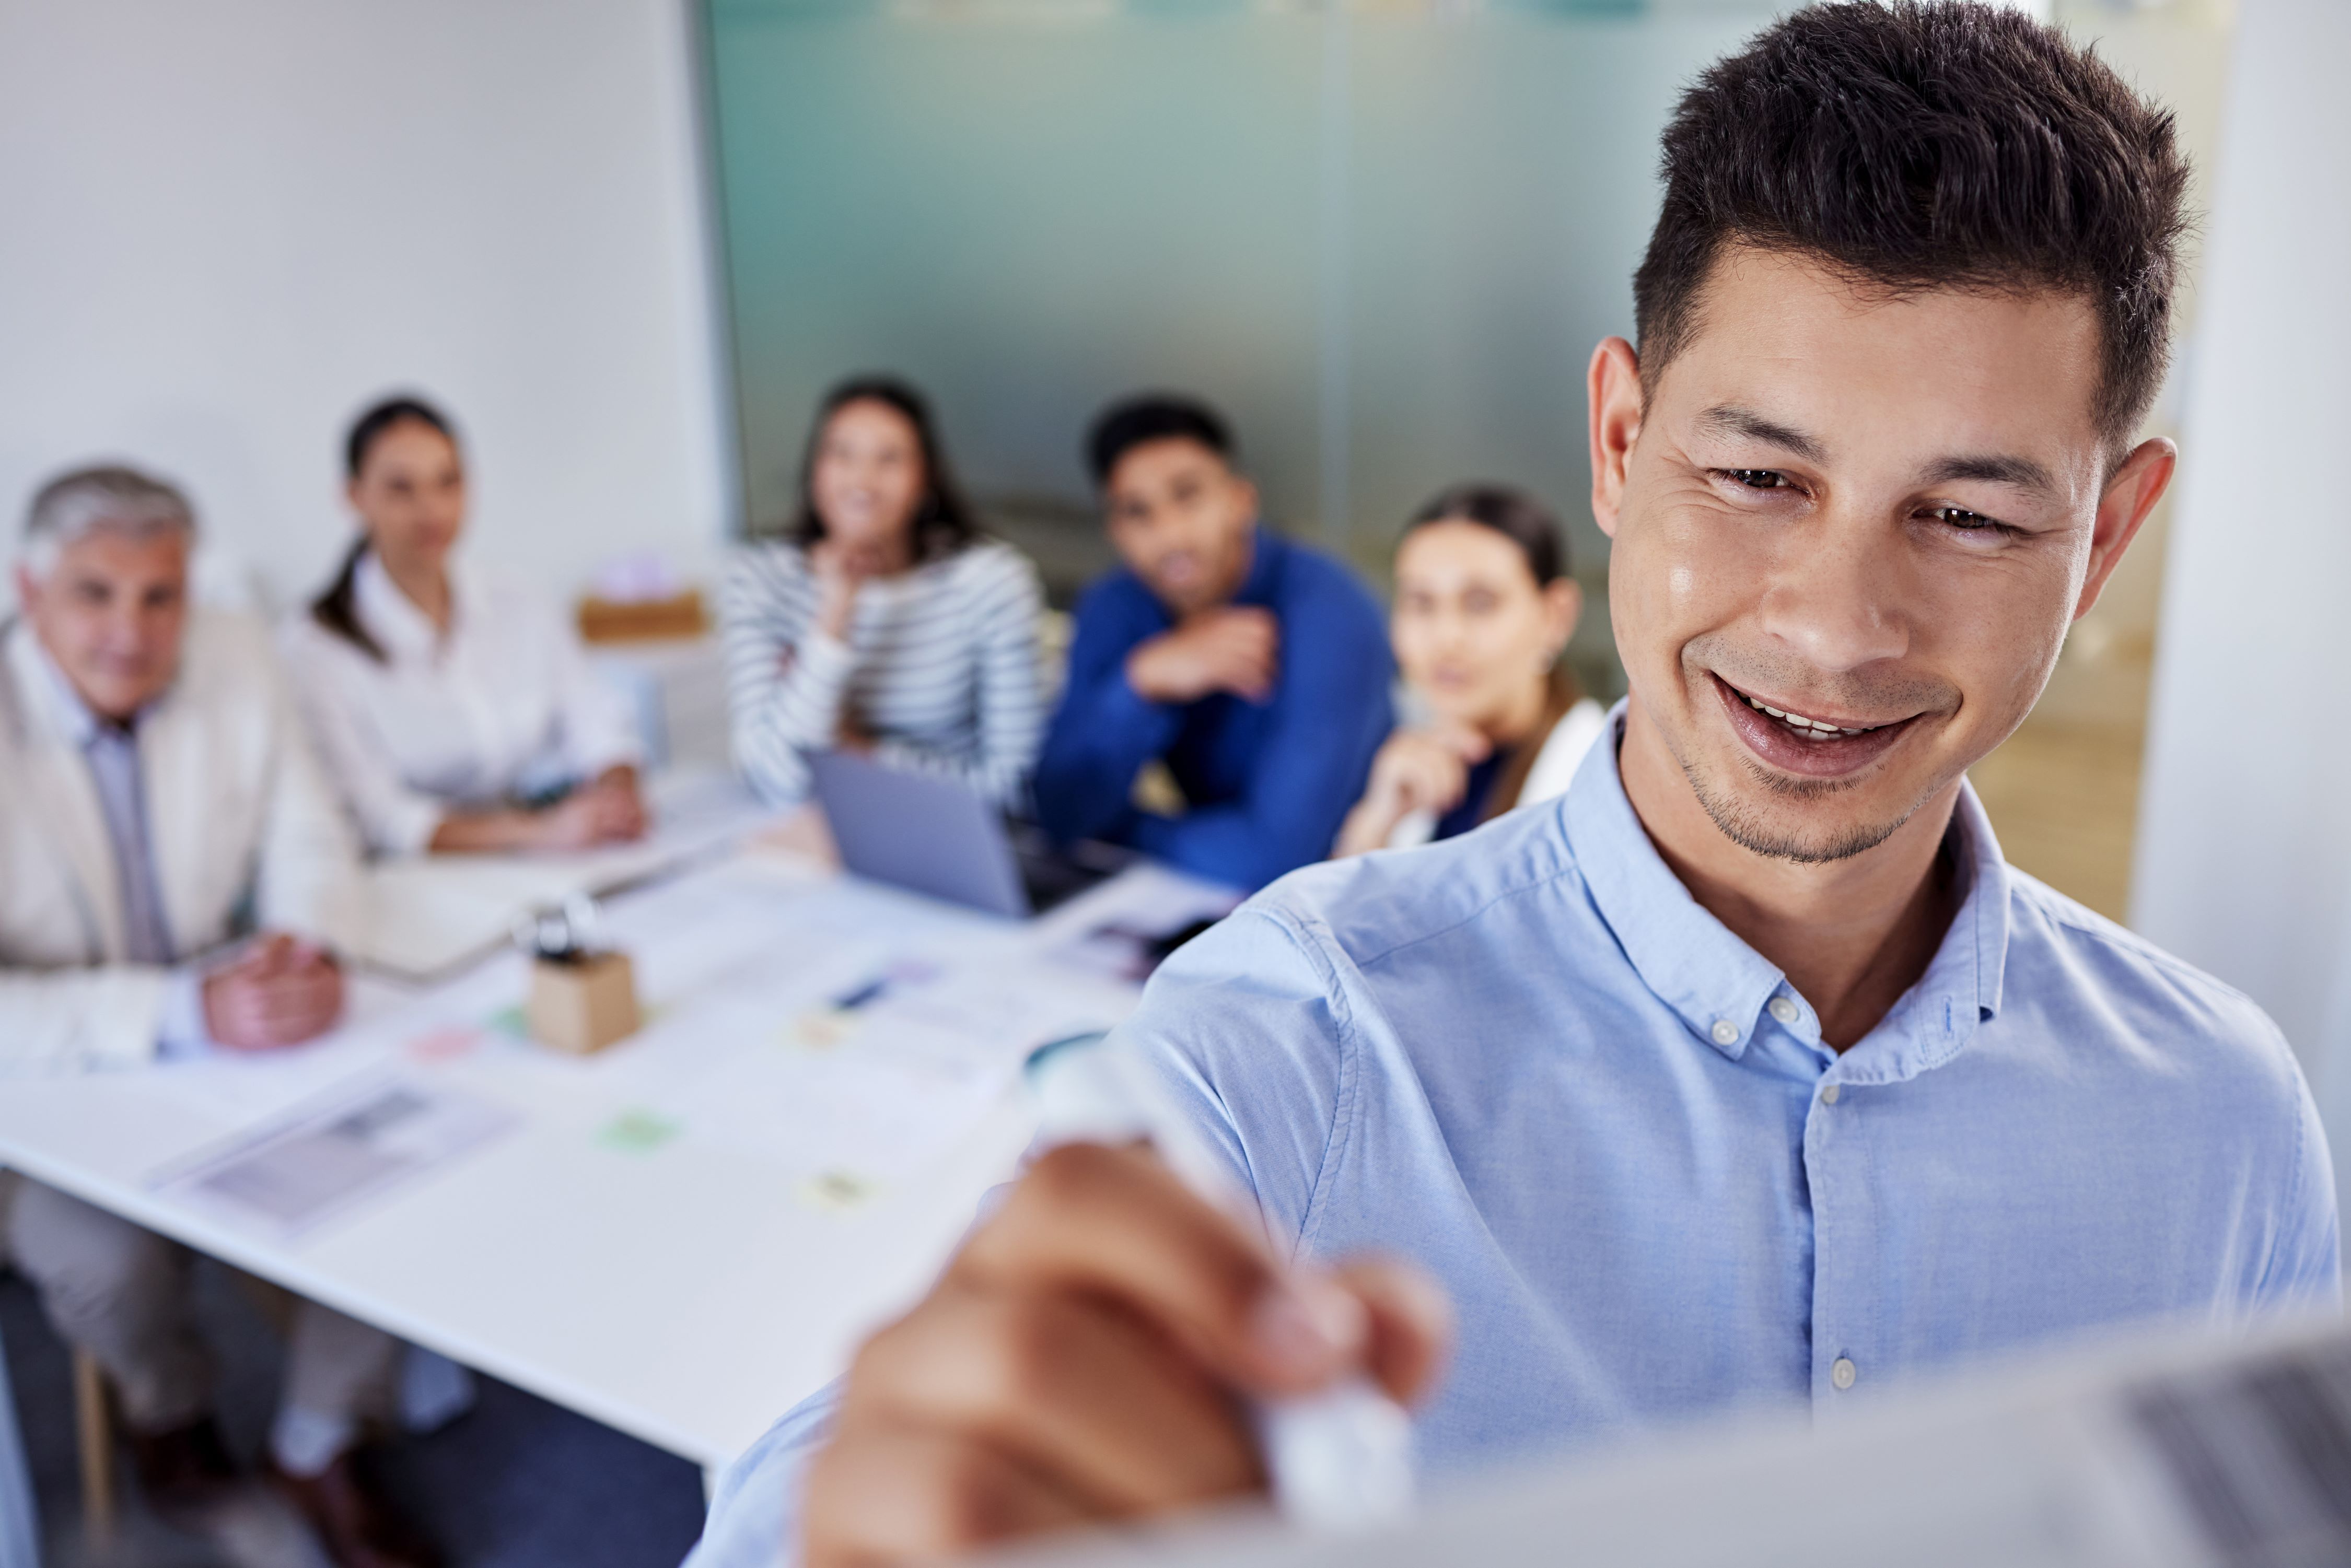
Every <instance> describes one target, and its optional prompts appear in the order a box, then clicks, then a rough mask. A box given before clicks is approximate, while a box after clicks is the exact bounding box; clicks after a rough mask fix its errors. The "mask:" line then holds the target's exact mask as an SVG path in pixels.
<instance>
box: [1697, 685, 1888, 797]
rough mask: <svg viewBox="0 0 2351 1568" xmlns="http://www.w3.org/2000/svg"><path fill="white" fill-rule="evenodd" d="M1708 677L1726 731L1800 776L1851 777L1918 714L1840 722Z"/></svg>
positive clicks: (1883, 751)
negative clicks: (1866, 721)
mask: <svg viewBox="0 0 2351 1568" xmlns="http://www.w3.org/2000/svg"><path fill="white" fill-rule="evenodd" d="M1708 678H1709V679H1711V680H1712V681H1713V683H1714V685H1715V686H1716V687H1717V688H1718V689H1719V692H1720V694H1721V696H1722V706H1723V713H1724V715H1725V716H1727V717H1728V718H1729V720H1730V727H1731V728H1732V729H1733V730H1734V731H1736V732H1737V733H1738V736H1739V737H1740V741H1741V742H1742V743H1743V744H1744V745H1745V746H1746V747H1747V749H1748V750H1749V751H1750V752H1751V753H1753V754H1754V756H1755V757H1756V758H1757V759H1758V760H1760V761H1761V762H1763V763H1766V764H1768V765H1769V766H1771V767H1772V768H1778V769H1780V770H1781V771H1782V772H1785V773H1793V774H1797V775H1799V776H1801V777H1803V778H1809V779H1842V778H1850V777H1851V776H1853V775H1854V774H1855V773H1858V772H1860V771H1861V770H1862V769H1863V768H1867V767H1869V766H1870V765H1871V764H1872V763H1874V762H1876V761H1877V760H1878V759H1879V758H1882V757H1884V756H1885V755H1886V753H1887V752H1888V751H1890V750H1892V749H1893V747H1895V746H1896V745H1897V744H1898V743H1899V742H1900V741H1901V738H1902V737H1904V736H1905V735H1907V734H1908V733H1909V731H1910V727H1911V726H1912V725H1913V724H1915V723H1917V720H1918V718H1919V715H1917V714H1915V713H1914V714H1910V715H1908V716H1906V717H1902V718H1893V719H1881V720H1879V721H1878V722H1877V723H1875V724H1840V723H1838V722H1837V718H1836V717H1823V716H1820V715H1817V714H1808V713H1798V712H1796V711H1795V710H1794V709H1792V708H1784V707H1782V706H1780V705H1779V704H1777V703H1768V702H1765V701H1764V700H1763V699H1762V698H1761V697H1758V696H1751V695H1749V694H1748V693H1746V692H1743V691H1740V689H1739V688H1738V687H1737V686H1734V685H1731V684H1730V683H1729V681H1726V680H1724V679H1723V678H1722V677H1721V676H1720V675H1718V674H1714V673H1713V672H1711V671H1708ZM1844 717H1853V716H1852V715H1845V716H1844Z"/></svg>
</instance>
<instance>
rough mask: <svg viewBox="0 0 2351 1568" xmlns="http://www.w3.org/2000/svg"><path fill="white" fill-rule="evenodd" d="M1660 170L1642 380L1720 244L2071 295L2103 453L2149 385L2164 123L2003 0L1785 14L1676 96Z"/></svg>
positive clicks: (2167, 192) (1882, 275)
mask: <svg viewBox="0 0 2351 1568" xmlns="http://www.w3.org/2000/svg"><path fill="white" fill-rule="evenodd" d="M1664 173H1665V181H1666V198H1665V206H1664V209H1663V211H1661V212H1660V213H1659V214H1657V226H1656V230H1655V232H1654V233H1652V234H1651V235H1650V236H1649V250H1648V255H1647V256H1646V258H1644V260H1643V261H1642V263H1641V268H1640V271H1639V272H1638V273H1636V274H1635V277H1634V283H1633V296H1634V308H1635V320H1636V321H1637V323H1638V330H1639V333H1640V340H1641V367H1642V376H1643V379H1644V380H1645V381H1646V382H1647V383H1648V384H1649V385H1651V386H1653V387H1654V386H1655V385H1656V376H1657V374H1658V373H1659V372H1660V371H1663V370H1664V369H1665V367H1666V366H1667V364H1668V363H1669V362H1670V361H1672V360H1673V358H1674V356H1675V355H1676V354H1677V353H1678V352H1679V351H1680V350H1682V349H1683V348H1684V347H1686V346H1687V344H1688V342H1689V340H1690V338H1691V335H1692V333H1693V332H1694V330H1695V329H1696V327H1697V323H1698V316H1699V314H1700V311H1701V308H1702V306H1703V303H1704V301H1703V293H1704V289H1705V285H1706V282H1707V278H1708V273H1709V271H1710V269H1711V268H1712V267H1713V266H1714V264H1715V262H1716V261H1717V260H1718V259H1719V257H1720V256H1722V254H1723V253H1724V251H1725V250H1726V249H1727V248H1728V247H1729V246H1734V245H1749V246H1757V247H1759V248H1761V249H1764V250H1769V251H1779V252H1782V253H1789V254H1792V255H1797V256H1809V257H1815V258H1818V259H1819V260H1820V261H1822V262H1824V263H1826V264H1828V265H1829V266H1830V267H1834V268H1835V269H1836V270H1838V271H1840V272H1843V273H1844V274H1845V275H1847V276H1848V277H1851V278H1852V279H1853V280H1854V281H1855V282H1856V283H1858V284H1861V285H1864V286H1865V287H1876V288H1881V289H1885V290H1887V291H1890V292H1893V293H1896V294H1901V293H1911V292H1917V291H1920V290H1925V289H1930V288H1944V287H1958V288H1970V289H1984V290H1991V291H2022V290H2037V289H2053V290H2058V291H2062V292H2065V293H2070V294H2074V295H2078V296H2081V297H2083V298H2086V299H2087V300H2088V301H2089V302H2090V303H2091V304H2092V306H2093V307H2094V308H2095V310H2096V312H2097V317H2098V326H2099V329H2100V334H2101V337H2102V340H2103V342H2102V355H2103V363H2102V366H2101V371H2100V376H2099V384H2098V390H2097V394H2096V403H2095V417H2096V420H2097V423H2098V427H2099V429H2100V431H2101V433H2102V434H2105V437H2106V438H2107V439H2108V440H2109V441H2110V442H2111V443H2113V444H2115V445H2116V447H2117V448H2119V447H2120V446H2121V445H2122V444H2124V443H2126V442H2127V441H2128V440H2129V439H2130V437H2131V435H2132V434H2134V433H2135V432H2136V431H2137V427H2138V423H2139V421H2140V420H2141V419H2142V418H2144V417H2145V415H2146V413H2147V406H2148V404H2149V403H2151V402H2153V401H2154V399H2155V394H2156V392H2157V390H2158V387H2159V386H2160V385H2161V383H2162V380H2163V371H2164V366H2165V363H2166V362H2167V361H2168V358H2169V354H2170V314H2171V297H2172V292H2173V289H2174V287H2175V284H2176V280H2177V276H2178V271H2179V256H2178V252H2179V240H2180V236H2181V235H2182V234H2183V233H2184V232H2185V230H2186V227H2187V218H2186V216H2185V214H2184V211H2183V208H2182V200H2183V194H2184V192H2185V190H2186V187H2187V183H2188V164H2187V160H2186V159H2185V158H2184V157H2183V156H2182V155H2181V153H2180V152H2179V149H2178V147H2177V146H2176V144H2175V137H2174V134H2173V123H2172V116H2171V114H2170V112H2169V111H2168V110H2163V109H2159V108H2158V107H2157V106H2155V105H2153V104H2151V103H2148V102H2147V100H2145V99H2141V98H2140V97H2139V96H2138V95H2137V93H2135V92H2134V91H2132V90H2131V89H2130V87H2129V86H2128V85H2127V84H2126V83H2125V82H2124V81H2123V79H2122V78H2120V77H2118V76H2116V74H2115V73H2114V71H2113V70H2111V69H2110V68H2107V66H2106V65H2105V62H2104V61H2102V60H2100V59H2099V58H2098V57H2097V56H2096V55H2095V53H2093V52H2092V51H2091V50H2090V49H2088V48H2086V47H2078V46H2076V45H2074V43H2072V42H2071V41H2069V40H2068V39H2067V38H2066V37H2064V35H2063V34H2062V33H2060V32H2058V31H2057V29H2055V28H2054V27H2051V26H2043V24H2041V23H2038V22H2035V21H2033V20H2032V19H2031V18H2030V17H2027V16H2023V15H2022V14H2020V13H2018V12H2015V11H2012V10H2009V9H2007V8H2005V7H2000V6H1992V5H1975V4H1969V3H1966V0H1938V3H1932V4H1919V3H1916V0H1904V3H1897V4H1892V5H1882V4H1875V3H1866V0H1865V3H1862V4H1844V5H1820V6H1815V7H1813V8H1811V9H1807V10H1802V11H1798V12H1796V13H1795V14H1794V15H1792V16H1788V17H1786V18H1784V19H1783V20H1782V21H1780V22H1778V23H1776V24H1774V25H1773V26H1771V27H1768V28H1766V29H1765V30H1764V31H1763V32H1761V33H1760V34H1758V35H1756V37H1755V38H1754V39H1753V40H1752V41H1751V42H1750V43H1749V45H1748V46H1747V47H1746V48H1745V49H1743V50H1741V51H1740V53H1738V54H1736V55H1733V56H1731V57H1729V58H1728V59H1725V60H1723V61H1721V62H1720V63H1719V64H1717V65H1716V66H1714V67H1713V68H1711V69H1709V70H1708V71H1707V73H1706V74H1705V75H1704V76H1702V77H1700V78H1698V82H1697V84H1696V85H1695V86H1693V87H1692V88H1691V89H1689V90H1688V91H1687V93H1685V94H1683V96H1682V100H1681V105H1680V107H1679V108H1678V109H1677V110H1676V111H1675V113H1674V118H1673V120H1672V122H1671V123H1670V124H1668V125H1667V127H1666V134H1665V159H1664Z"/></svg>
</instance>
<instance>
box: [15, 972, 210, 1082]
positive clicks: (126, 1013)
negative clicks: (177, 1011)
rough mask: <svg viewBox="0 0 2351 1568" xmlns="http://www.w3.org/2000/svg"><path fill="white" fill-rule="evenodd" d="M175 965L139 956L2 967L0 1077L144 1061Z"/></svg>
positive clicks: (156, 1036) (157, 1038) (158, 1029)
mask: <svg viewBox="0 0 2351 1568" xmlns="http://www.w3.org/2000/svg"><path fill="white" fill-rule="evenodd" d="M171 984H172V971H171V970H169V969H162V968H156V967H151V966H148V965H143V964H108V965H103V966H99V967H92V968H75V969H0V1018H5V1019H7V1020H8V1023H7V1027H6V1028H5V1029H0V1077H26V1078H29V1077H48V1076H59V1075H64V1074H68V1073H78V1072H92V1071H105V1070H107V1069H110V1068H120V1067H144V1066H145V1065H147V1064H148V1063H149V1062H151V1061H154V1060H155V1052H156V1049H157V1047H158V1046H159V1045H161V1044H162V1035H163V1019H164V1014H165V1011H166V1008H165V1003H166V1000H167V994H168V992H169V990H170V988H171Z"/></svg>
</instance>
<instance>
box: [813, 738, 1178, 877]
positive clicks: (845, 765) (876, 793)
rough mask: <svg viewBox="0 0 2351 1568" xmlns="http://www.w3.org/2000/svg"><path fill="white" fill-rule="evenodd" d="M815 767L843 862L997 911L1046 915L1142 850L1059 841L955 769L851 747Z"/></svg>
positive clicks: (864, 871)
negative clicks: (1012, 816)
mask: <svg viewBox="0 0 2351 1568" xmlns="http://www.w3.org/2000/svg"><path fill="white" fill-rule="evenodd" d="M809 767H810V771H811V773H812V774H813V776H814V780H815V785H816V798H817V801H818V803H819V804H820V805H821V806H823V808H824V816H825V821H826V822H827V823H828V824H830V825H831V829H832V841H833V843H834V845H835V846H836V847H837V848H838V849H839V850H840V851H841V864H842V865H844V866H846V867H848V868H849V870H851V871H852V872H854V873H857V874H858V875H859V876H866V877H872V879H873V880H874V881H876V882H886V883H891V884H892V885H893V886H896V887H903V888H907V889H910V890H912V891H913V892H915V893H926V894H930V895H931V896H932V897H934V898H944V899H946V900H947V901H948V902H950V903H953V904H967V905H968V906H969V907H971V908H973V909H984V910H987V912H988V913H989V914H991V915H1010V916H1012V917H1013V918H1015V919H1025V918H1027V917H1028V916H1029V915H1040V914H1042V913H1044V912H1045V911H1046V910H1048V909H1050V908H1052V907H1053V906H1054V905H1055V904H1061V903H1062V902H1064V901H1065V900H1068V899H1070V898H1072V897H1074V896H1076V895H1077V894H1081V893H1083V892H1084V891H1085V890H1086V889H1088V888H1090V887H1092V886H1094V885H1096V884H1097V883H1102V882H1105V881H1107V880H1108V879H1109V878H1111V877H1113V876H1114V875H1116V874H1117V873H1119V872H1121V871H1123V870H1124V869H1125V868H1126V867H1127V866H1128V865H1130V864H1132V863H1133V862H1134V858H1135V857H1134V852H1133V851H1131V850H1123V849H1119V848H1116V847H1115V846H1113V845H1110V844H1097V843H1091V842H1081V843H1077V844H1073V845H1071V846H1069V847H1068V848H1066V849H1057V848H1055V847H1054V845H1053V844H1052V843H1051V841H1050V840H1048V839H1047V838H1046V836H1045V834H1044V831H1043V830H1041V829H1040V828H1038V827H1037V826H1036V825H1035V824H1033V823H1029V822H1017V821H1007V820H1006V818H1005V816H1004V813H1003V811H1002V810H999V809H998V807H997V806H996V805H995V803H994V802H992V801H990V800H987V798H986V797H984V796H982V795H979V794H978V793H977V792H976V791H974V790H972V789H968V788H967V787H966V786H964V785H962V784H958V783H956V781H955V780H954V779H934V778H931V777H930V776H928V775H926V774H922V773H908V772H905V771H904V770H902V769H899V768H890V767H885V766H884V765H883V764H882V763H879V762H875V761H873V760H872V758H864V757H858V756H855V755H853V754H852V753H849V752H843V751H828V752H824V753H821V754H820V755H818V756H816V757H814V758H810V762H809Z"/></svg>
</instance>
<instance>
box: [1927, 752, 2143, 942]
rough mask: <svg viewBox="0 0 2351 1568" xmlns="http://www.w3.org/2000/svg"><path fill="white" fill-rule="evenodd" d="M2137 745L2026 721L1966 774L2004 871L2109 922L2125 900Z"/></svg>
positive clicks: (2135, 811) (2135, 818) (2134, 821)
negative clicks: (2020, 872)
mask: <svg viewBox="0 0 2351 1568" xmlns="http://www.w3.org/2000/svg"><path fill="white" fill-rule="evenodd" d="M2143 738H2144V737H2142V735H2141V733H2140V732H2139V731H2138V730H2137V729H2123V728H2107V727H2090V726H2073V725H2064V724H2058V723H2054V722H2052V721H2049V720H2040V719H2034V720H2027V721H2026V723H2025V724H2024V726H2023V727H2022V728H2020V729H2019V730H2018V731H2017V732H2016V733H2015V734H2014V735H2012V736H2011V737H2009V738H2008V741H2007V743H2006V744H2005V745H2003V746H2002V747H2001V748H2000V749H1999V750H1998V751H1995V752H1993V753H1992V754H1991V756H1990V757H1987V758H1984V759H1983V760H1982V761H1981V762H1979V763H1977V764H1976V766H1975V767H1974V768H1971V769H1970V770H1969V775H1968V776H1969V778H1970V779H1973V780H1974V782H1975V787H1976V793H1977V794H1978V795H1979V796H1980V797H1981V798H1982V800H1983V803H1984V810H1985V811H1986V812H1988V813H1989V814H1990V815H1991V825H1992V831H1993V832H1995V833H1997V834H1999V835H2000V844H2001V849H2002V850H2003V851H2005V852H2007V855H2008V859H2009V863H2011V865H2016V866H2021V867H2022V868H2023V869H2024V870H2026V871H2029V872H2031V873H2032V874H2033V875H2035V876H2037V877H2039V878H2040V879H2041V880H2042V881H2043V882H2045V883H2049V884H2050V885H2051V886H2052V887H2054V888H2056V889H2057V890H2058V891H2059V892H2060V893H2063V894H2067V895H2068V896H2070V897H2073V898H2077V899H2079V900H2081V901H2082V902H2083V903H2084V904H2088V905H2089V906H2090V907H2091V908H2093V909H2095V910H2096V911H2097V912H2098V913H2099V914H2101V915H2107V916H2109V917H2111V918H2113V919H2116V920H2120V919H2122V918H2123V916H2124V912H2125V908H2126V905H2127V904H2128V903H2129V900H2130V863H2131V836H2132V834H2133V832H2134V831H2135V830H2136V829H2137V821H2138V771H2139V757H2140V753H2141V751H2142V749H2143Z"/></svg>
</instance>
